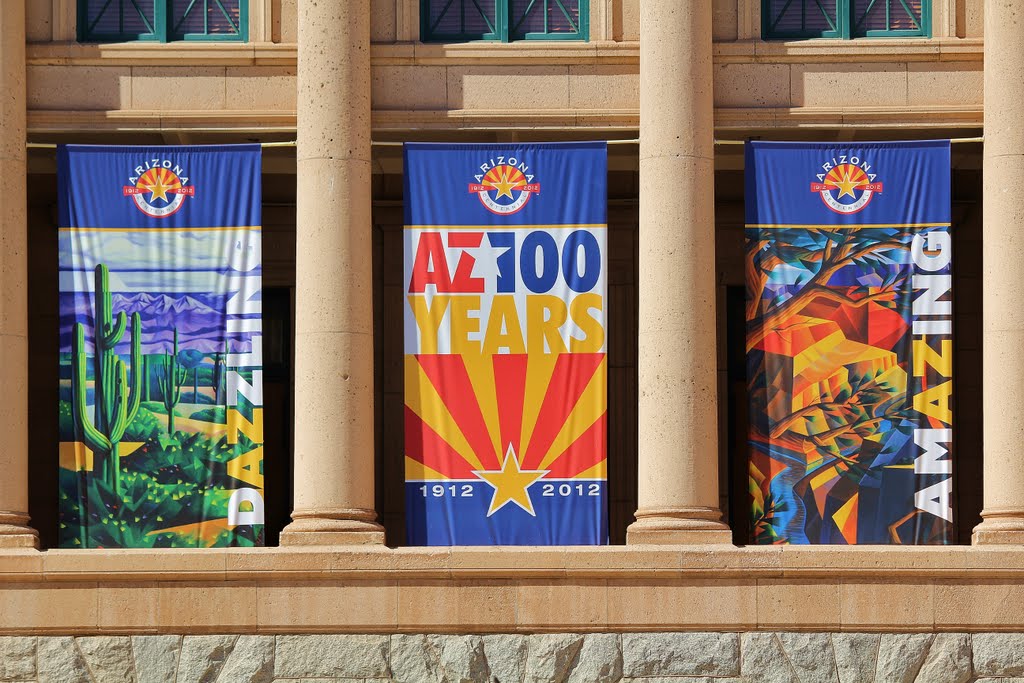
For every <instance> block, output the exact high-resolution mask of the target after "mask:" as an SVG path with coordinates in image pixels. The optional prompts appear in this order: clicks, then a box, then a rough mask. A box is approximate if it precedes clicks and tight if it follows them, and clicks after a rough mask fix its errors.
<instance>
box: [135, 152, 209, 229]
mask: <svg viewBox="0 0 1024 683" xmlns="http://www.w3.org/2000/svg"><path fill="white" fill-rule="evenodd" d="M132 171H133V174H132V175H131V176H130V177H129V178H128V183H129V184H128V185H125V186H124V187H123V188H122V191H123V192H124V196H125V197H131V198H132V199H133V200H134V201H135V206H137V207H138V208H139V211H141V212H142V213H144V214H146V215H147V216H150V217H152V218H166V217H168V216H170V215H172V214H175V213H177V212H178V209H180V208H181V206H182V204H183V203H184V202H185V197H194V196H195V195H196V188H195V186H194V185H186V183H188V177H187V176H186V175H185V171H184V169H182V168H181V166H179V165H178V164H175V163H174V162H172V161H170V160H169V159H150V160H148V161H146V162H144V163H143V164H141V165H139V166H136V167H135V168H134V169H132ZM147 195H148V198H147Z"/></svg>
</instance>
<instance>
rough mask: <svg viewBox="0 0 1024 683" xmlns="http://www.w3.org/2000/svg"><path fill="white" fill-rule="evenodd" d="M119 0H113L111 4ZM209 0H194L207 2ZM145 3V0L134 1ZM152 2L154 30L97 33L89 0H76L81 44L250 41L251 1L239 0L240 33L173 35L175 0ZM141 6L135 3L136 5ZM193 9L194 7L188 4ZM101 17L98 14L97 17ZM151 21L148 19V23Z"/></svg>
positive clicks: (133, 1) (156, 0) (155, 0)
mask: <svg viewBox="0 0 1024 683" xmlns="http://www.w3.org/2000/svg"><path fill="white" fill-rule="evenodd" d="M117 1H118V0H110V2H111V3H113V2H117ZM206 1H207V0H193V2H194V3H196V2H206ZM211 1H213V2H219V0H211ZM136 2H143V3H145V2H146V0H132V4H135V3H136ZM152 2H153V31H152V32H150V33H138V34H136V33H100V34H96V33H93V32H91V31H90V30H89V26H88V13H89V0H77V2H76V10H77V12H76V17H77V20H78V21H77V24H78V27H77V31H76V33H77V39H78V42H79V43H135V42H140V43H141V42H149V43H171V42H228V43H247V42H249V0H239V1H238V33H235V34H227V33H212V34H211V33H181V34H174V33H173V30H174V28H173V26H172V18H173V14H174V13H173V11H172V9H171V2H172V0H152ZM105 9H106V8H105ZM135 9H138V6H137V5H136V8H135ZM189 9H190V10H191V9H192V6H191V5H190V6H189ZM139 11H140V13H141V10H139ZM97 19H98V17H97ZM147 23H148V22H147Z"/></svg>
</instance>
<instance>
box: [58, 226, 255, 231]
mask: <svg viewBox="0 0 1024 683" xmlns="http://www.w3.org/2000/svg"><path fill="white" fill-rule="evenodd" d="M57 229H58V230H60V231H61V232H232V231H234V230H262V226H259V225H236V226H234V227H220V228H84V227H75V228H57Z"/></svg>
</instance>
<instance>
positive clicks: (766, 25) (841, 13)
mask: <svg viewBox="0 0 1024 683" xmlns="http://www.w3.org/2000/svg"><path fill="white" fill-rule="evenodd" d="M770 1H771V0H761V39H762V40H812V39H815V38H833V39H840V40H856V39H858V38H926V39H927V38H931V37H932V0H921V21H920V24H921V28H920V29H918V30H907V29H884V30H878V29H875V30H869V31H864V32H863V33H856V34H855V33H854V30H855V29H856V21H855V18H854V11H855V10H856V5H855V3H856V2H868V3H869V4H868V9H870V8H871V2H872V0H792V1H793V2H811V3H817V4H826V5H829V6H831V4H832V3H833V2H835V8H836V29H835V30H834V31H818V32H815V31H773V30H772V27H771V24H772V15H771V11H770V8H769V3H770ZM900 2H902V0H900ZM904 6H905V3H904ZM886 7H887V8H888V5H886ZM866 13H867V10H865V11H864V12H863V14H862V16H864V15H866ZM779 18H781V14H780V15H779Z"/></svg>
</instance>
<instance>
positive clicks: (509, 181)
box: [469, 159, 540, 216]
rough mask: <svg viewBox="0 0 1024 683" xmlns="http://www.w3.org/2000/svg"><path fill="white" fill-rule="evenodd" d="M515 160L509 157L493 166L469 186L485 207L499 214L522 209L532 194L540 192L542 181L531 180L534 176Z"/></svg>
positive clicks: (502, 214)
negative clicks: (528, 174)
mask: <svg viewBox="0 0 1024 683" xmlns="http://www.w3.org/2000/svg"><path fill="white" fill-rule="evenodd" d="M515 161H516V160H515V159H509V160H508V162H507V163H499V164H498V165H497V166H493V167H492V168H490V169H489V170H488V171H487V172H486V173H484V175H483V176H477V178H478V179H479V180H478V182H476V183H471V184H470V186H469V191H470V192H471V193H472V194H475V195H476V196H477V197H479V198H480V203H481V204H483V205H484V208H485V209H487V210H488V211H490V212H491V213H494V214H498V215H499V216H510V215H512V214H514V213H517V212H519V211H521V210H522V209H523V207H525V206H526V204H527V203H528V202H529V201H530V197H531V196H532V195H534V194H540V183H532V182H530V181H531V180H532V178H533V176H527V175H526V172H524V170H523V168H522V167H520V166H519V165H517V164H516V163H515Z"/></svg>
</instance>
